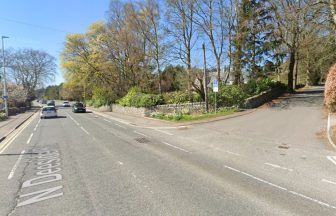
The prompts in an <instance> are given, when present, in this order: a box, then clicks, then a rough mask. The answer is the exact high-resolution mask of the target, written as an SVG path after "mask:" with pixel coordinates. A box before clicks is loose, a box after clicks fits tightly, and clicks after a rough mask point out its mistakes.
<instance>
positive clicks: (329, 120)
mask: <svg viewBox="0 0 336 216" xmlns="http://www.w3.org/2000/svg"><path fill="white" fill-rule="evenodd" d="M330 117H331V114H330V113H329V114H328V125H327V137H328V140H329V142H330V143H331V144H332V146H333V147H334V148H336V144H335V143H334V141H333V140H332V139H331V136H330V127H331V118H330Z"/></svg>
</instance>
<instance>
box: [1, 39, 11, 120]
mask: <svg viewBox="0 0 336 216" xmlns="http://www.w3.org/2000/svg"><path fill="white" fill-rule="evenodd" d="M6 38H9V37H7V36H1V41H2V61H3V63H2V66H3V79H4V88H3V99H4V102H5V111H6V116H7V117H8V102H7V100H8V95H7V86H6V84H7V83H6V65H5V46H4V39H6Z"/></svg>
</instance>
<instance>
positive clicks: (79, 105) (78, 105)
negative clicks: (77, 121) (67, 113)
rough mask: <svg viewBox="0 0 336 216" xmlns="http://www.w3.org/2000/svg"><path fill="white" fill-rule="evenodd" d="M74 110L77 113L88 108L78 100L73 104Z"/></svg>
mask: <svg viewBox="0 0 336 216" xmlns="http://www.w3.org/2000/svg"><path fill="white" fill-rule="evenodd" d="M72 112H74V113H77V112H84V113H85V112H86V108H85V106H84V104H83V103H80V102H77V103H74V105H73V106H72Z"/></svg>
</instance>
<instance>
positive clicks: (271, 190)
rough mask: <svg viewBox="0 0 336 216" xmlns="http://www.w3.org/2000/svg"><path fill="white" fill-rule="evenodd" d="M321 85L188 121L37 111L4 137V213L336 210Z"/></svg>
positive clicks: (0, 204)
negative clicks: (47, 115)
mask: <svg viewBox="0 0 336 216" xmlns="http://www.w3.org/2000/svg"><path fill="white" fill-rule="evenodd" d="M322 91H323V89H319V88H315V89H314V90H310V91H305V92H302V93H301V94H297V95H289V96H286V97H284V98H282V100H280V101H279V102H277V103H274V104H273V105H272V106H269V107H263V108H260V109H257V110H255V111H254V112H251V113H249V114H246V115H242V116H238V117H235V118H230V119H226V120H222V121H212V122H208V123H202V124H195V125H189V126H187V127H178V126H177V127H170V126H167V125H166V123H162V124H161V123H159V122H157V123H156V125H147V126H150V127H142V124H134V123H133V124H132V122H129V119H124V118H121V116H119V117H117V116H108V115H105V114H104V115H98V114H96V113H72V112H71V109H68V108H64V109H63V108H59V111H58V112H59V118H55V119H42V120H40V119H39V118H38V115H37V114H36V115H35V116H33V117H32V118H30V119H29V120H28V121H27V122H25V123H24V124H23V125H22V126H21V127H20V129H19V130H21V131H19V133H17V134H15V137H10V140H11V142H8V143H1V144H2V145H3V144H6V145H7V147H6V149H5V150H4V151H3V152H0V191H2V193H1V194H0V215H314V216H315V215H336V172H335V171H336V163H335V164H334V163H333V157H334V156H335V155H336V151H335V150H334V149H333V148H332V147H331V146H330V144H329V143H328V142H327V139H326V137H324V136H323V135H322V133H321V134H320V132H323V130H325V129H326V123H327V118H326V114H325V113H324V110H323V103H321V102H322V101H323V94H322ZM139 121H140V120H139ZM143 121H144V122H145V123H146V120H143ZM1 144H0V145H1Z"/></svg>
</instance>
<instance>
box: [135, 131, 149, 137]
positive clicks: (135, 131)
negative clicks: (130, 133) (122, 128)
mask: <svg viewBox="0 0 336 216" xmlns="http://www.w3.org/2000/svg"><path fill="white" fill-rule="evenodd" d="M134 133H136V134H139V135H141V136H144V137H147V138H150V137H149V136H147V135H146V134H143V133H140V132H138V131H134Z"/></svg>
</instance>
